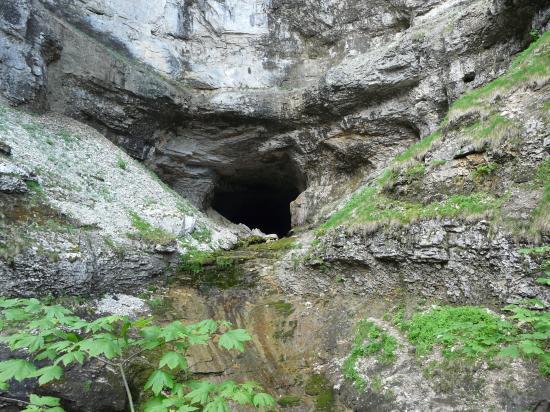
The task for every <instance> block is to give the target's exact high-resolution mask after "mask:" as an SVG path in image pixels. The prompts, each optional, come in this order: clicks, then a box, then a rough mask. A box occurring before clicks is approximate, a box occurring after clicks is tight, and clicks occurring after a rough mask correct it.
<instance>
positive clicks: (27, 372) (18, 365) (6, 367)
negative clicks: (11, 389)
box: [0, 359, 36, 382]
mask: <svg viewBox="0 0 550 412" xmlns="http://www.w3.org/2000/svg"><path fill="white" fill-rule="evenodd" d="M34 372H36V367H35V366H34V365H33V364H32V363H30V362H28V361H26V360H25V359H10V360H7V361H3V362H0V382H7V381H9V380H10V379H15V380H16V381H18V382H21V381H22V380H24V379H28V378H31V377H32V376H33V374H34Z"/></svg>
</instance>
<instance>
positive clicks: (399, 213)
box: [321, 186, 505, 230]
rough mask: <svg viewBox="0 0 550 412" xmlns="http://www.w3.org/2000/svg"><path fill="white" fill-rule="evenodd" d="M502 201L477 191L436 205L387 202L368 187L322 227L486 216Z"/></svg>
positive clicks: (378, 191) (387, 198)
mask: <svg viewBox="0 0 550 412" xmlns="http://www.w3.org/2000/svg"><path fill="white" fill-rule="evenodd" d="M504 200H505V198H504V197H502V198H500V199H499V198H497V197H496V196H493V195H491V194H489V193H484V192H479V193H473V194H469V195H453V196H449V197H448V198H447V199H445V200H443V201H440V202H433V203H429V204H427V205H423V204H422V203H419V202H407V201H399V200H394V199H391V198H389V197H387V196H385V195H383V194H381V193H380V189H379V187H378V186H368V187H366V188H364V189H363V190H362V191H361V192H359V193H357V194H355V195H354V196H353V197H352V199H351V200H350V202H348V204H347V205H346V206H345V207H344V208H343V209H341V210H339V211H338V212H336V213H335V214H333V215H332V216H331V218H330V219H329V220H327V221H326V222H325V223H324V224H323V225H322V226H321V228H322V229H325V230H326V229H329V228H331V227H335V226H338V225H341V224H347V225H351V224H362V223H372V222H378V223H384V222H398V223H403V224H406V223H410V222H412V221H414V220H417V219H421V218H435V217H439V216H448V217H460V216H486V215H488V214H490V213H491V212H492V211H494V210H496V209H498V208H499V207H500V206H501V205H502V203H503V202H504Z"/></svg>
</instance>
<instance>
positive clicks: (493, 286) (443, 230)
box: [280, 219, 550, 304]
mask: <svg viewBox="0 0 550 412" xmlns="http://www.w3.org/2000/svg"><path fill="white" fill-rule="evenodd" d="M309 253H310V255H309V257H308V258H307V260H306V261H305V267H306V268H308V269H309V270H307V272H303V271H302V272H301V276H296V273H294V271H293V270H292V269H291V268H289V267H285V268H284V269H283V270H281V271H280V276H282V277H283V280H282V284H284V285H286V286H287V287H289V288H290V290H292V291H293V292H295V293H296V292H298V293H300V294H308V293H312V294H319V293H326V292H327V291H329V290H331V289H332V288H333V287H334V285H335V282H336V281H338V282H339V283H338V289H339V290H340V291H341V292H342V293H352V294H360V295H363V296H385V295H390V294H392V293H394V292H395V291H396V290H402V291H406V292H408V293H411V294H413V295H417V296H418V295H419V296H424V297H431V298H433V297H437V298H439V299H441V300H443V301H451V302H455V303H470V304H471V303H476V304H482V303H484V302H487V301H488V300H489V301H492V302H503V303H511V302H515V301H517V300H518V299H527V298H538V299H541V300H542V301H545V302H550V290H549V288H547V287H545V286H542V285H537V284H536V282H535V279H536V278H537V277H539V276H540V267H541V264H542V260H543V259H542V257H539V258H536V257H531V256H529V255H526V254H522V253H520V252H518V244H517V242H516V241H515V240H514V239H512V238H511V237H510V236H506V235H504V234H501V233H498V234H496V235H494V234H493V235H491V233H490V226H489V224H488V222H486V221H481V222H478V223H473V222H464V221H462V222H461V221H457V220H452V219H448V220H429V221H424V222H417V223H414V224H412V225H410V226H405V227H402V228H392V229H387V228H383V227H380V228H378V229H376V230H374V231H368V232H362V231H361V230H357V231H356V232H355V233H349V232H346V231H345V230H341V231H339V232H338V233H333V234H331V235H330V236H327V239H326V240H325V241H323V243H322V244H321V245H320V246H318V247H314V248H312V250H311V251H310V252H309ZM290 264H292V263H290ZM322 264H325V265H327V264H328V265H330V266H331V270H325V271H320V270H319V268H320V265H322ZM306 273H309V275H306ZM336 278H338V279H337V280H336Z"/></svg>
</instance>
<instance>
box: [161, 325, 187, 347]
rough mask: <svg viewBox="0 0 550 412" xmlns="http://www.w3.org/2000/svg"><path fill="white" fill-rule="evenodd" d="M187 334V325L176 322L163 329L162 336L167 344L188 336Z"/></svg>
mask: <svg viewBox="0 0 550 412" xmlns="http://www.w3.org/2000/svg"><path fill="white" fill-rule="evenodd" d="M187 333H188V332H187V328H186V327H185V325H184V324H183V323H181V322H180V321H175V322H172V323H170V324H168V325H166V326H165V327H164V328H162V332H161V336H162V337H163V338H164V340H165V341H166V342H171V341H174V340H177V339H180V338H182V337H184V336H186V335H187Z"/></svg>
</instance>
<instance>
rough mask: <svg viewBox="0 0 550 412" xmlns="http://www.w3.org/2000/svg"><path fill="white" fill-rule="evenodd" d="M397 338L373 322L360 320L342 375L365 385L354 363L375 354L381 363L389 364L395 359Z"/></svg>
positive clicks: (356, 383) (361, 385)
mask: <svg viewBox="0 0 550 412" xmlns="http://www.w3.org/2000/svg"><path fill="white" fill-rule="evenodd" d="M396 349H397V340H396V339H395V338H394V337H393V336H391V335H390V334H388V333H387V332H386V331H385V330H383V329H381V328H379V327H378V326H377V325H376V324H375V323H374V322H371V321H367V320H361V321H360V322H359V324H358V325H357V330H356V334H355V339H354V340H353V347H352V349H351V352H350V354H349V356H348V357H347V358H346V360H345V361H344V365H343V371H344V377H345V378H346V379H349V380H350V381H352V382H353V384H354V385H355V386H356V387H357V388H359V389H364V388H365V387H366V386H367V382H366V381H365V379H364V378H363V377H362V376H361V375H360V374H359V373H358V372H357V370H356V368H355V365H356V364H357V361H358V360H359V359H360V358H364V357H368V356H376V358H377V359H378V360H379V361H380V362H381V363H382V364H391V363H393V362H394V361H395V359H396V355H395V350H396Z"/></svg>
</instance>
